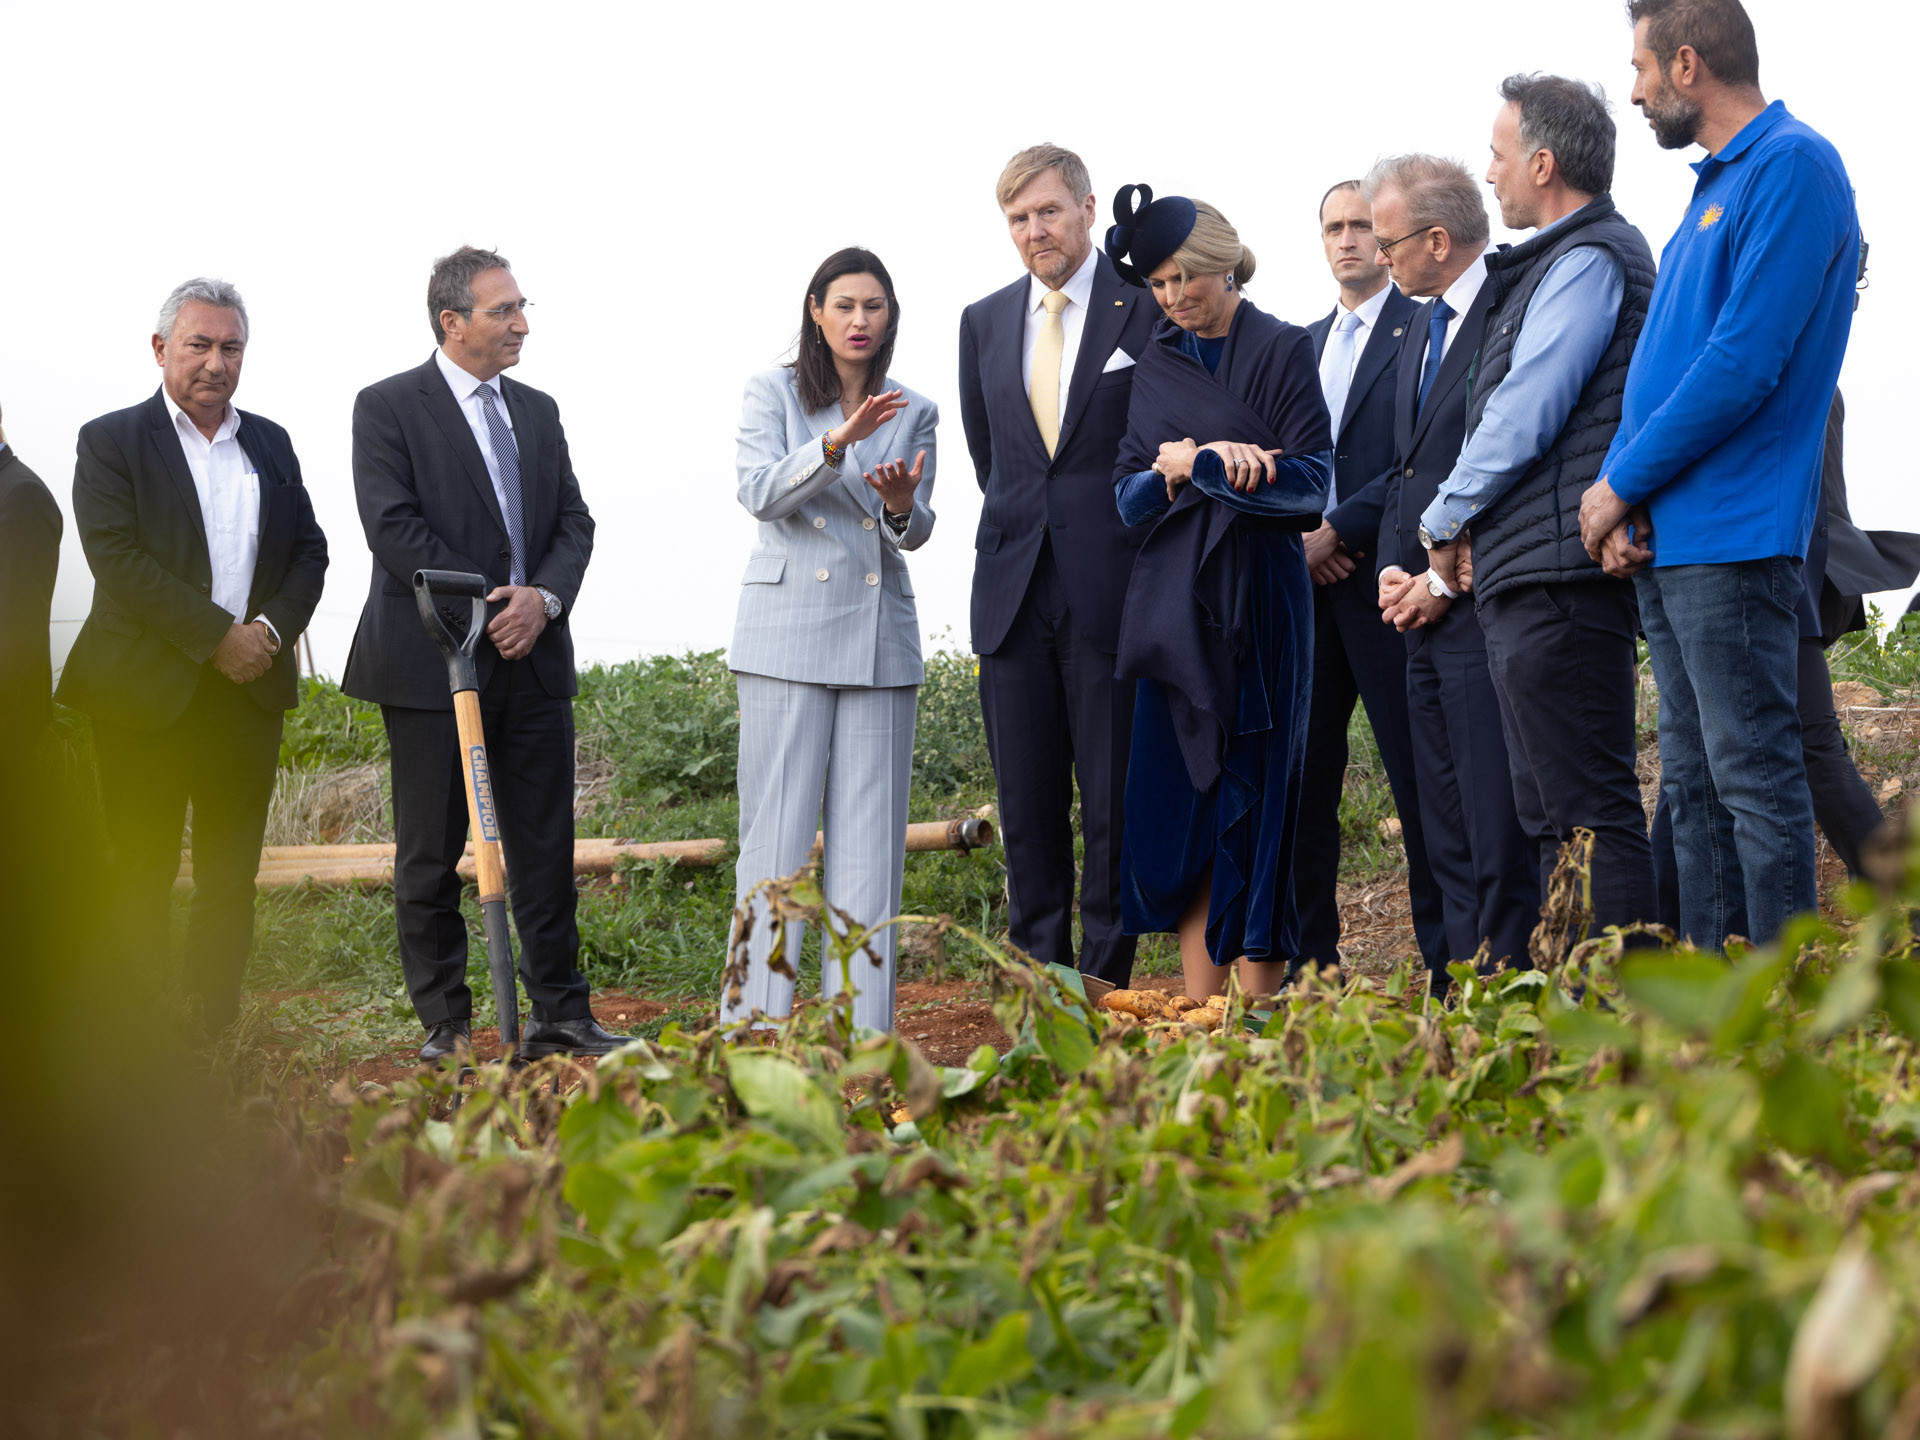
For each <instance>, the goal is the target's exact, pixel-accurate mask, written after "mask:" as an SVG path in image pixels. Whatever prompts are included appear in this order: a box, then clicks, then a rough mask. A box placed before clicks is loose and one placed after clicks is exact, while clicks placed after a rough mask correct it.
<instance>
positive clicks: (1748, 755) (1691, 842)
mask: <svg viewBox="0 0 1920 1440" xmlns="http://www.w3.org/2000/svg"><path fill="white" fill-rule="evenodd" d="M1634 583H1635V586H1636V587H1637V589H1638V591H1639V596H1640V624H1641V628H1642V629H1643V630H1644V631H1645V633H1646V637H1647V652H1648V654H1649V655H1650V656H1651V657H1652V659H1653V676H1654V679H1655V681H1657V682H1658V684H1659V686H1660V771H1661V782H1660V784H1661V790H1662V792H1663V793H1664V795H1665V798H1666V802H1667V805H1668V808H1669V809H1670V810H1671V812H1672V815H1673V848H1674V856H1675V859H1676V861H1677V862H1678V867H1679V873H1680V931H1681V934H1682V935H1683V936H1686V937H1688V938H1691V939H1692V940H1693V941H1695V942H1696V943H1698V944H1701V945H1711V946H1716V947H1717V946H1718V945H1719V944H1720V943H1721V942H1722V941H1723V940H1725V939H1726V937H1727V934H1728V927H1729V925H1730V924H1731V923H1732V917H1733V916H1734V915H1736V914H1738V913H1740V912H1741V910H1742V909H1744V911H1745V913H1746V916H1747V923H1748V925H1749V926H1750V927H1751V928H1752V934H1751V935H1750V936H1749V938H1750V939H1752V940H1755V941H1759V942H1762V943H1765V942H1767V941H1770V940H1772V939H1773V938H1774V937H1775V936H1776V935H1777V934H1779V932H1780V928H1781V927H1782V926H1783V925H1784V924H1786V922H1787V918H1788V917H1789V916H1791V915H1794V914H1797V913H1799V912H1801V911H1805V910H1811V909H1813V908H1814V905H1815V902H1816V899H1817V896H1816V892H1815V887H1814V872H1813V799H1812V796H1811V795H1810V793H1809V792H1808V789H1807V768H1806V761H1805V758H1804V757H1803V755H1802V752H1801V742H1800V712H1799V704H1798V695H1797V691H1798V680H1797V657H1798V651H1799V623H1798V621H1797V619H1796V618H1795V610H1794V606H1795V603H1796V601H1797V600H1798V599H1799V596H1800V589H1801V581H1800V562H1799V561H1798V560H1795V559H1792V558H1790V557H1784V556H1776V557H1774V558H1773V559H1770V560H1741V561H1737V562H1734V563H1732V564H1723V565H1673V566H1667V567H1664V568H1660V567H1656V568H1654V569H1651V570H1644V571H1642V572H1641V573H1640V574H1639V575H1638V576H1636V577H1635V581H1634Z"/></svg>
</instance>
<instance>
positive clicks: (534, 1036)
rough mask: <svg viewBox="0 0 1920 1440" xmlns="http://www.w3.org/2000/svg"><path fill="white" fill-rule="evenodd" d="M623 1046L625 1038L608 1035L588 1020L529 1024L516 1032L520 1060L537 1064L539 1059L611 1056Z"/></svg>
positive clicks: (531, 1021) (536, 1021)
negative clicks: (518, 1038) (545, 1057)
mask: <svg viewBox="0 0 1920 1440" xmlns="http://www.w3.org/2000/svg"><path fill="white" fill-rule="evenodd" d="M626 1043H627V1037H626V1036H624V1035H609V1034H608V1033H607V1032H606V1031H604V1030H602V1029H601V1028H600V1026H599V1025H598V1024H597V1023H595V1021H594V1020H593V1019H592V1017H588V1018H587V1019H584V1020H529V1021H528V1022H527V1028H526V1029H525V1030H523V1031H521V1032H520V1056H521V1058H522V1059H524V1060H538V1059H540V1057H541V1056H543V1055H611V1054H612V1053H613V1052H614V1051H616V1050H618V1049H619V1048H620V1047H621V1046H622V1045H625V1044H626Z"/></svg>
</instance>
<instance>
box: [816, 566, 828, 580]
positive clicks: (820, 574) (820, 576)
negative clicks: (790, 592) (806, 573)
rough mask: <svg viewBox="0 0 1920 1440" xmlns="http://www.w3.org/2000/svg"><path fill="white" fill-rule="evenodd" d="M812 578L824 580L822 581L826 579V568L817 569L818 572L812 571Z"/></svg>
mask: <svg viewBox="0 0 1920 1440" xmlns="http://www.w3.org/2000/svg"><path fill="white" fill-rule="evenodd" d="M813 578H814V579H816V580H824V579H826V578H827V572H826V568H825V567H824V566H823V567H822V568H820V569H818V570H816V571H814V572H813Z"/></svg>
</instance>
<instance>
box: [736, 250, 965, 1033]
mask: <svg viewBox="0 0 1920 1440" xmlns="http://www.w3.org/2000/svg"><path fill="white" fill-rule="evenodd" d="M801 320H802V323H801V333H800V347H799V353H798V355H797V356H796V357H795V359H794V361H793V363H792V364H790V365H785V366H782V367H780V368H778V369H774V370H767V371H763V372H762V373H760V374H758V375H755V376H754V377H753V378H752V379H751V380H749V381H748V382H747V394H746V400H745V402H744V404H743V406H742V410H741V416H740V441H739V471H740V503H741V505H743V506H744V507H745V508H746V510H747V513H748V514H750V515H752V516H753V518H754V519H756V520H758V521H759V522H760V534H759V538H758V540H757V542H756V543H755V545H754V548H753V553H752V554H751V555H750V556H748V558H747V572H746V574H745V575H744V576H743V577H742V578H741V584H740V611H739V615H738V618H737V620H736V621H735V624H734V631H733V648H732V649H731V651H730V652H729V653H728V659H727V663H728V666H729V668H731V669H732V670H733V672H734V674H735V676H736V677H737V681H738V686H739V695H740V859H739V863H738V865H737V866H736V868H735V875H736V877H737V879H736V898H737V899H741V900H744V899H745V898H746V896H747V894H748V892H750V891H751V890H752V889H753V887H754V886H756V885H758V884H759V883H760V882H761V881H763V880H766V879H768V878H770V877H772V876H778V875H788V874H791V873H792V872H793V871H795V870H798V869H799V868H800V867H801V866H802V865H804V864H805V863H806V860H807V855H808V853H809V852H810V851H811V850H812V848H813V837H814V832H815V829H816V828H818V829H821V830H823V831H825V835H826V856H825V873H824V876H823V880H824V884H825V890H826V897H827V899H828V901H829V902H830V903H831V904H833V905H835V906H837V907H839V908H840V909H841V910H844V911H845V912H846V913H847V914H849V915H851V916H852V917H853V918H854V919H855V920H856V921H858V922H860V923H861V924H863V925H864V924H872V923H874V922H875V921H878V920H884V919H887V918H889V917H890V916H893V915H895V914H897V913H898V912H899V909H900V876H901V870H902V868H903V865H904V863H905V853H906V839H907V790H908V786H909V784H910V783H911V780H912V775H913V721H914V703H915V699H916V696H917V694H918V691H919V686H920V680H921V677H922V669H921V664H920V620H919V616H918V615H917V614H916V613H915V611H914V606H913V582H912V580H911V579H910V578H909V577H908V575H907V562H906V559H905V556H904V553H903V552H905V551H908V550H917V549H918V548H919V547H920V546H921V545H923V544H925V543H926V540H927V536H928V535H930V534H931V533H932V532H933V511H932V509H931V508H929V506H928V504H927V501H928V498H929V496H930V495H931V494H932V491H933V471H934V427H935V426H936V425H937V424H938V423H939V421H940V412H939V411H938V410H937V409H936V408H935V407H934V405H933V403H932V402H931V401H929V400H927V399H925V398H923V397H921V396H919V395H916V394H914V393H913V392H912V391H911V390H907V389H905V388H904V387H900V386H897V385H895V384H894V383H893V381H892V379H891V378H890V377H889V376H888V375H887V364H888V362H889V361H890V360H891V359H892V357H893V338H894V335H895V333H896V331H897V329H898V326H899V320H900V306H899V302H898V300H897V299H896V298H895V296H894V292H893V280H892V278H891V277H890V276H889V275H888V274H887V271H886V267H885V266H884V265H882V264H881V263H880V259H879V257H878V256H876V255H873V254H872V253H870V252H868V251H865V250H857V249H849V250H841V251H839V252H837V253H836V254H834V255H832V256H829V257H828V258H827V260H826V261H825V263H823V264H822V265H821V266H820V268H819V270H818V271H816V272H815V274H814V277H813V281H812V283H811V284H810V285H809V286H808V287H807V300H806V305H805V307H804V310H803V313H802V317H801ZM908 455H911V456H912V457H913V459H912V460H911V461H908V460H907V459H906V458H904V457H906V456H908ZM889 457H891V458H889ZM799 932H800V927H799V926H798V925H794V926H791V927H789V933H788V935H787V943H786V958H787V962H788V964H789V965H791V964H792V963H793V962H794V961H796V960H797V959H798V957H799V954H800V941H801V936H800V933H799ZM772 944H773V935H772V930H771V927H770V926H769V925H768V924H767V923H766V922H765V920H764V919H762V918H759V917H758V916H756V922H755V925H754V930H753V938H752V942H751V948H750V951H749V956H748V974H747V979H746V981H745V983H744V984H743V985H742V986H741V987H740V988H739V990H738V991H737V992H735V991H729V993H727V994H725V995H723V996H722V997H721V1006H720V1014H721V1019H722V1021H723V1022H733V1021H736V1020H746V1019H748V1018H750V1017H751V1016H752V1015H753V1014H754V1012H756V1011H758V1012H760V1013H761V1014H762V1015H765V1016H769V1017H773V1018H776V1019H777V1018H779V1017H781V1016H784V1015H786V1014H787V1013H788V1012H789V1011H790V1010H791V1009H792V1008H793V980H792V978H791V971H790V970H789V972H788V974H787V975H777V974H775V973H774V972H773V971H772V970H771V969H770V968H769V966H768V963H767V957H768V953H769V951H770V950H771V949H772ZM871 950H872V952H873V956H874V957H877V961H878V963H877V964H876V963H871V961H870V958H869V957H868V956H856V957H855V959H854V963H853V987H854V990H855V992H856V994H855V998H854V1001H853V1018H854V1023H855V1024H856V1025H860V1026H864V1027H869V1028H872V1029H875V1030H890V1029H892V1028H893V957H894V932H893V931H892V930H891V929H889V930H886V931H883V932H882V933H881V934H880V935H877V936H875V937H874V940H873V941H872V944H871ZM821 988H822V990H823V992H824V994H825V995H827V996H829V997H830V996H832V995H834V994H836V993H837V992H838V991H839V990H840V988H841V975H840V967H839V966H838V965H837V964H834V963H829V964H827V965H826V966H825V967H824V974H823V979H822V987H821Z"/></svg>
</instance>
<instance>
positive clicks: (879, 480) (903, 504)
mask: <svg viewBox="0 0 1920 1440" xmlns="http://www.w3.org/2000/svg"><path fill="white" fill-rule="evenodd" d="M906 408H907V392H906V391H904V390H883V391H881V392H880V393H879V394H878V395H869V396H868V397H867V398H866V399H865V400H862V401H861V402H860V408H859V409H858V410H855V411H854V412H853V414H851V415H849V416H848V417H847V418H846V419H845V420H844V421H842V422H841V423H840V424H838V425H836V426H835V427H834V428H833V429H831V430H829V431H828V432H827V439H829V440H831V441H832V442H833V443H834V444H835V445H838V446H846V445H853V444H856V443H858V442H859V441H862V440H865V439H866V438H867V437H868V436H869V435H871V434H873V432H874V431H876V430H878V429H879V428H880V427H881V426H882V425H884V424H886V423H887V422H888V421H889V420H891V419H893V417H894V416H896V415H898V414H899V413H900V412H901V411H902V410H904V409H906ZM926 463H927V452H926V451H924V450H922V451H921V452H920V453H919V454H917V455H915V456H914V457H913V465H912V466H911V467H909V466H908V465H907V462H906V461H904V460H888V461H885V462H883V463H882V464H881V465H880V467H879V473H878V474H875V473H874V472H873V471H872V470H863V471H861V472H860V473H861V475H862V476H863V477H864V478H865V480H866V482H867V484H869V485H871V486H872V487H873V488H874V489H875V490H877V491H878V492H879V494H880V503H881V504H882V505H884V506H886V508H887V513H888V514H889V515H905V514H908V513H909V512H910V511H912V509H913V492H914V491H915V490H917V489H919V488H920V475H921V472H922V471H923V470H924V469H925V468H926Z"/></svg>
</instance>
